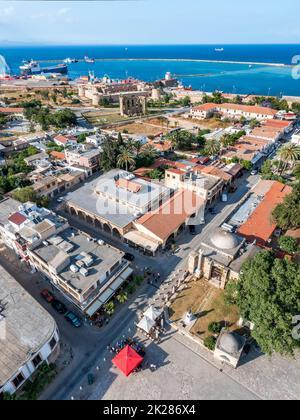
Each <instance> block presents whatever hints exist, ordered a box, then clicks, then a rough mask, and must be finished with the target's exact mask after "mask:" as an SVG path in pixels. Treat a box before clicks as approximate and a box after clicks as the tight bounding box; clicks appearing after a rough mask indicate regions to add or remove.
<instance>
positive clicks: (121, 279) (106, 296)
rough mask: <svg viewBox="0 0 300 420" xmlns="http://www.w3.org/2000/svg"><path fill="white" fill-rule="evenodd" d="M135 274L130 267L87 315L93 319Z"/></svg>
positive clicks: (102, 295)
mask: <svg viewBox="0 0 300 420" xmlns="http://www.w3.org/2000/svg"><path fill="white" fill-rule="evenodd" d="M132 273H133V269H132V268H130V267H128V268H127V269H126V270H125V271H124V272H123V273H122V274H121V275H120V276H119V277H117V278H116V280H115V281H114V282H113V283H112V284H111V285H110V286H109V287H108V288H107V289H106V290H105V291H104V292H103V293H102V294H101V295H100V296H99V297H98V299H97V300H96V301H95V302H94V303H93V304H92V305H91V306H90V307H89V308H88V309H87V310H86V311H85V312H86V314H87V315H88V316H89V317H91V316H93V315H94V313H95V312H97V311H98V310H99V309H100V308H101V306H103V305H104V304H105V303H106V302H107V301H108V300H109V299H110V298H111V297H112V296H113V295H114V294H115V292H116V290H117V289H118V288H119V287H120V286H122V284H123V283H124V282H125V281H126V280H127V279H128V277H129V276H131V274H132Z"/></svg>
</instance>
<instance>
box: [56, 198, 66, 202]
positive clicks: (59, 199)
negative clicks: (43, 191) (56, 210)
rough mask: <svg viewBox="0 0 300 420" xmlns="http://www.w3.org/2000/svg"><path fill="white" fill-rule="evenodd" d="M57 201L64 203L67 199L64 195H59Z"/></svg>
mask: <svg viewBox="0 0 300 420" xmlns="http://www.w3.org/2000/svg"><path fill="white" fill-rule="evenodd" d="M56 201H57V202H58V203H63V202H64V201H65V199H64V198H63V197H59V198H58V199H57V200H56Z"/></svg>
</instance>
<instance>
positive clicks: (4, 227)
mask: <svg viewBox="0 0 300 420" xmlns="http://www.w3.org/2000/svg"><path fill="white" fill-rule="evenodd" d="M67 226H68V222H67V220H66V219H64V218H62V217H60V216H57V215H56V214H55V213H53V212H51V211H50V210H48V209H45V208H41V207H38V206H36V205H35V204H33V203H29V202H28V203H25V204H21V203H20V202H18V201H16V200H13V199H12V198H5V199H4V200H2V201H1V202H0V236H1V239H2V241H3V242H4V244H5V245H6V246H8V247H9V248H11V249H12V250H14V252H15V253H16V254H17V255H18V256H19V257H20V258H21V259H22V260H23V261H25V262H27V263H28V262H29V256H28V249H29V248H33V247H35V246H37V245H38V244H40V243H41V242H43V241H44V240H46V239H48V238H49V237H51V236H52V235H54V234H56V233H59V232H60V231H61V230H64V229H65V228H66V227H67Z"/></svg>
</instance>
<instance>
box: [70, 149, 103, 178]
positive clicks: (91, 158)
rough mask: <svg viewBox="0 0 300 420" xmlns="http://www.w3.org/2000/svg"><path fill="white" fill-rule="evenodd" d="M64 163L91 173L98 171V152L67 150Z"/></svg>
mask: <svg viewBox="0 0 300 420" xmlns="http://www.w3.org/2000/svg"><path fill="white" fill-rule="evenodd" d="M65 157H66V161H67V162H68V164H69V165H70V166H78V167H82V168H87V169H91V170H92V172H93V173H94V172H96V171H98V170H99V164H100V163H99V162H100V150H99V149H90V150H83V149H76V150H75V149H74V150H70V149H67V150H66V151H65Z"/></svg>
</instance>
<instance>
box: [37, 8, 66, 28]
mask: <svg viewBox="0 0 300 420" xmlns="http://www.w3.org/2000/svg"><path fill="white" fill-rule="evenodd" d="M71 11H72V9H70V8H68V7H63V8H61V9H58V10H56V11H47V12H40V13H34V14H33V15H31V16H30V18H31V19H33V20H44V21H47V22H48V23H52V24H53V23H55V22H57V21H58V20H59V21H60V22H64V23H71V22H72V21H73V19H72V17H71Z"/></svg>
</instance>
